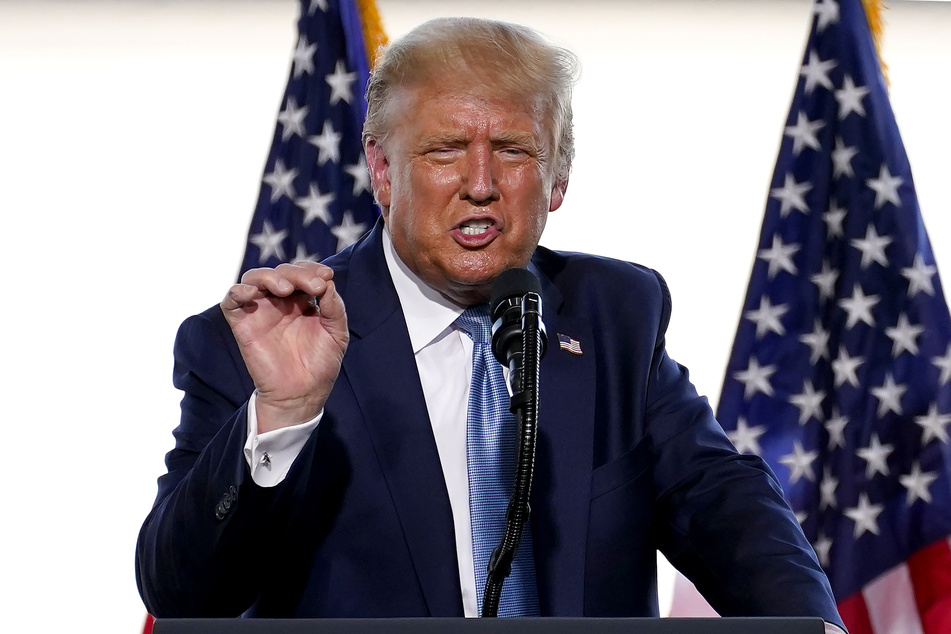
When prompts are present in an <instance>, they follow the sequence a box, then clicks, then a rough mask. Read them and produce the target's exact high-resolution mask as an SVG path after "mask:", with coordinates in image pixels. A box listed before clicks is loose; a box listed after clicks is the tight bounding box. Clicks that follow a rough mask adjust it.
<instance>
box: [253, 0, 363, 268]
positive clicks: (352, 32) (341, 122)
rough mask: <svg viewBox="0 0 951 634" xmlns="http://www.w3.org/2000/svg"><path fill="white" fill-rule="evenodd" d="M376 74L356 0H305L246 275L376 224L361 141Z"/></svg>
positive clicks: (309, 254)
mask: <svg viewBox="0 0 951 634" xmlns="http://www.w3.org/2000/svg"><path fill="white" fill-rule="evenodd" d="M364 4H366V3H364ZM369 73H370V62H369V61H368V59H367V54H366V47H365V45H364V36H363V16H362V15H361V12H360V8H359V7H358V6H357V5H356V4H355V1H354V0H309V1H308V0H302V2H301V9H300V17H299V21H298V40H297V46H296V48H295V50H294V54H293V59H292V63H291V70H290V76H289V77H288V80H287V89H286V91H285V93H284V98H283V100H282V101H281V111H280V113H279V114H278V115H277V125H276V129H275V131H274V140H273V142H272V145H271V151H270V153H269V155H268V158H267V163H266V166H265V170H264V177H263V179H262V184H261V191H260V194H259V196H258V202H257V206H256V207H255V211H254V216H253V218H252V219H251V226H250V229H249V231H248V244H247V249H246V250H245V254H244V258H243V260H242V263H241V273H242V274H243V273H244V272H245V271H247V270H248V269H252V268H255V267H259V266H276V265H277V264H280V263H281V262H292V261H298V260H313V261H320V260H322V259H324V258H326V257H329V256H331V255H333V254H335V253H337V252H339V251H342V250H343V249H345V248H346V247H348V246H350V245H351V244H353V243H354V242H355V241H356V240H357V239H358V238H359V237H360V236H361V235H363V234H364V233H366V232H367V231H368V230H369V229H370V227H371V226H373V223H374V222H375V221H376V218H377V216H378V215H379V211H378V210H377V207H376V205H375V204H374V202H373V195H372V192H371V190H370V177H369V173H368V172H367V165H366V158H365V157H364V155H363V148H362V144H361V134H362V131H363V121H364V118H365V117H366V108H367V106H366V97H365V94H364V92H365V90H366V84H367V80H368V79H369Z"/></svg>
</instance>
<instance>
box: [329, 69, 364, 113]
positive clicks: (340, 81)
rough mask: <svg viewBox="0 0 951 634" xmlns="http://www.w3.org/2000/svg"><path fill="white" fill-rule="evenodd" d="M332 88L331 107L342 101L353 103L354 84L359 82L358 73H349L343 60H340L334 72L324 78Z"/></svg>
mask: <svg viewBox="0 0 951 634" xmlns="http://www.w3.org/2000/svg"><path fill="white" fill-rule="evenodd" d="M324 79H325V80H326V81H327V84H328V85H329V86H330V105H331V106H332V105H334V104H336V103H337V102H339V101H340V100H343V101H345V102H347V103H351V102H352V101H353V82H355V81H356V80H357V74H356V73H348V72H347V67H346V65H345V64H344V63H343V60H338V61H337V65H336V67H334V72H333V73H331V74H330V75H327V76H326V77H325V78H324Z"/></svg>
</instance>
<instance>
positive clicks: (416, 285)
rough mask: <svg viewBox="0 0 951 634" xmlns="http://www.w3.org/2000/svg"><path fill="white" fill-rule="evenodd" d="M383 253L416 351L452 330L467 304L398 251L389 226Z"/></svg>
mask: <svg viewBox="0 0 951 634" xmlns="http://www.w3.org/2000/svg"><path fill="white" fill-rule="evenodd" d="M383 256H384V258H385V259H386V267H387V269H389V271H390V278H392V280H393V286H394V287H395V288H396V295H397V296H398V297H399V300H400V305H401V306H402V308H403V318H404V319H405V320H406V329H407V331H409V340H410V343H411V344H412V345H413V354H416V353H418V352H419V351H420V350H422V349H423V348H425V347H426V346H428V345H429V344H430V343H432V342H433V341H434V340H435V339H436V338H437V337H439V336H440V335H442V334H443V333H444V332H445V331H447V330H449V328H450V326H452V323H453V322H454V321H456V318H457V317H459V315H461V314H462V312H463V310H464V307H463V306H459V305H458V304H456V303H455V302H453V301H451V300H449V299H448V298H447V297H445V296H444V295H442V294H441V293H439V292H438V291H436V290H435V289H433V288H432V287H430V286H429V285H427V284H426V283H425V282H423V281H422V280H421V279H419V277H418V276H417V275H416V274H415V273H413V272H412V271H411V270H410V269H409V267H408V266H406V264H405V263H404V262H403V260H401V259H400V257H399V256H398V255H397V254H396V248H395V247H394V246H393V239H392V238H391V237H390V231H389V228H387V227H386V226H385V225H384V228H383Z"/></svg>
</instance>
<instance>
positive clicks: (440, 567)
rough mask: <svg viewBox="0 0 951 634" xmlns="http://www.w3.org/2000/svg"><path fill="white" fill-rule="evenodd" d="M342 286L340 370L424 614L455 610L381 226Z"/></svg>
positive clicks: (427, 439) (426, 428)
mask: <svg viewBox="0 0 951 634" xmlns="http://www.w3.org/2000/svg"><path fill="white" fill-rule="evenodd" d="M346 288H347V291H346V293H345V296H344V299H345V301H346V303H347V316H348V321H349V324H350V330H351V341H350V347H349V348H348V350H347V354H346V356H345V357H344V362H343V371H344V372H345V374H346V376H347V379H348V380H349V382H350V385H351V386H352V389H353V392H354V394H355V396H356V399H357V402H358V403H359V406H360V408H361V410H362V413H363V417H364V421H365V422H366V427H367V431H368V432H369V434H370V438H371V441H372V443H373V447H374V450H375V452H376V456H377V459H378V460H379V464H380V467H381V469H382V470H383V475H384V477H385V479H386V482H387V485H388V487H389V493H390V495H391V497H392V500H393V504H394V506H395V508H396V512H397V514H398V516H399V519H400V523H401V525H402V527H403V532H404V535H405V537H406V543H407V546H408V547H409V551H410V555H411V557H412V559H413V564H414V566H415V570H416V575H417V578H418V579H419V583H420V586H421V588H422V591H423V596H424V597H425V600H426V604H427V607H428V609H429V613H430V615H432V616H462V599H461V595H462V592H461V590H460V587H459V573H458V567H457V564H456V547H455V537H454V533H453V521H452V511H451V507H450V505H449V495H448V493H447V491H446V485H445V480H444V477H443V473H442V467H441V466H440V462H439V454H438V451H437V449H436V441H435V439H434V438H433V432H432V425H431V424H430V421H429V415H428V412H427V409H426V401H425V398H424V396H423V391H422V387H421V386H420V382H419V374H418V371H417V368H416V361H415V358H414V356H413V350H412V345H411V343H410V340H409V335H408V333H407V330H406V322H405V320H404V318H403V313H402V310H401V309H400V306H399V300H398V297H397V295H396V291H395V289H394V288H393V284H392V281H391V279H390V276H389V272H388V271H387V269H386V262H385V260H384V258H383V251H382V244H381V224H378V225H377V226H376V228H374V230H373V232H372V233H371V235H370V237H369V238H368V239H367V240H365V241H363V242H362V243H360V244H359V245H358V246H357V248H356V249H355V251H354V254H353V258H352V259H351V264H350V268H349V271H348V272H347V279H346ZM381 377H383V378H382V380H381Z"/></svg>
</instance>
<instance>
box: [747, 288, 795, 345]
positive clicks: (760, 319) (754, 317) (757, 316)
mask: <svg viewBox="0 0 951 634" xmlns="http://www.w3.org/2000/svg"><path fill="white" fill-rule="evenodd" d="M788 310H789V308H788V307H787V306H786V305H785V304H779V305H777V306H773V304H772V302H770V301H769V298H768V297H766V296H765V295H764V296H763V297H761V298H760V302H759V308H757V309H755V310H748V311H746V312H745V313H743V316H744V317H746V318H747V319H749V320H750V321H752V322H753V323H755V324H756V338H757V339H759V338H760V337H762V336H763V335H765V334H767V333H769V332H775V333H776V334H778V335H784V334H786V329H785V328H784V327H783V324H782V321H780V318H781V317H782V316H783V315H785V314H786V312H787V311H788Z"/></svg>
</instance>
